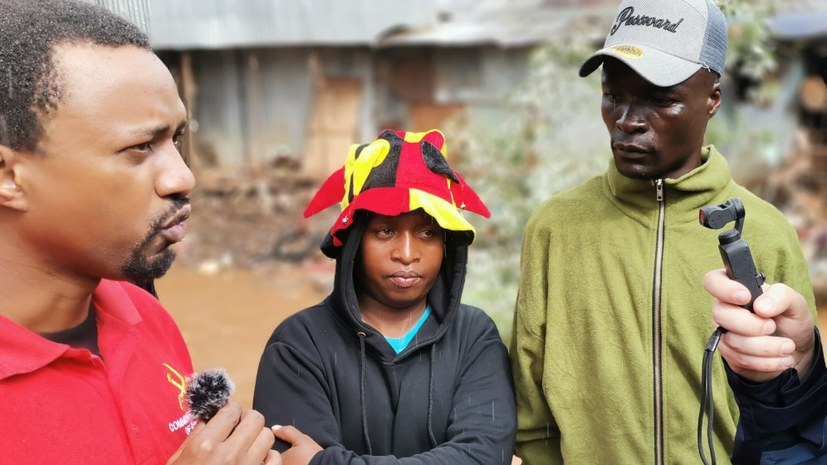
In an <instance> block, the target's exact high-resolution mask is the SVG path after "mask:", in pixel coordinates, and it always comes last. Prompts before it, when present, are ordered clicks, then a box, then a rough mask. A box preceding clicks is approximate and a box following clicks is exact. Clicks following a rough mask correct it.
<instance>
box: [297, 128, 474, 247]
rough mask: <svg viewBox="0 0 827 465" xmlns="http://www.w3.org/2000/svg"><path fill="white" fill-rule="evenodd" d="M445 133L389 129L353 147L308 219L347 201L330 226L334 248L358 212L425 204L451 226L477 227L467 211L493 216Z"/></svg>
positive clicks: (392, 211) (322, 190)
mask: <svg viewBox="0 0 827 465" xmlns="http://www.w3.org/2000/svg"><path fill="white" fill-rule="evenodd" d="M446 155H447V149H446V146H445V136H444V135H443V134H442V132H440V131H439V130H435V129H434V130H430V131H427V132H404V131H395V130H385V131H383V132H382V133H381V134H380V135H379V138H378V139H376V140H374V141H373V142H370V143H369V144H363V145H359V144H354V145H352V146H351V147H350V150H349V151H348V154H347V159H345V165H344V166H343V167H342V168H340V169H339V170H337V171H336V172H334V173H333V174H331V175H330V177H329V178H327V181H325V183H324V184H323V185H322V187H321V188H320V189H319V191H318V192H316V195H315V196H314V197H313V199H312V200H311V201H310V203H309V204H308V205H307V208H306V209H305V211H304V216H305V218H307V217H309V216H312V215H315V214H316V213H318V212H320V211H322V210H324V209H326V208H328V207H330V206H332V205H334V204H336V203H341V206H342V213H341V214H340V215H339V218H338V219H337V220H336V223H335V224H334V225H333V227H332V228H331V229H330V236H331V238H332V240H333V246H334V247H340V246H341V245H342V242H341V240H340V238H339V237H337V233H339V232H341V231H344V230H347V228H349V227H350V225H351V224H353V217H354V215H355V214H356V212H357V211H358V210H367V211H370V212H373V213H377V214H380V215H386V216H396V215H399V214H402V213H406V212H410V211H413V210H416V209H418V208H421V209H423V210H425V212H427V213H428V214H429V215H430V216H432V217H433V218H434V219H435V220H436V221H437V223H439V225H440V226H441V227H442V228H443V229H446V230H449V231H456V232H465V233H468V234H467V236H468V243H469V244H470V243H471V242H472V241H473V240H474V234H475V233H476V231H475V230H474V227H473V226H472V225H471V223H469V222H468V221H467V220H466V219H465V218H463V217H462V213H461V212H462V210H468V211H472V212H474V213H477V214H479V215H482V216H484V217H486V218H489V217H490V216H491V213H490V212H489V211H488V208H487V207H486V206H485V204H484V203H482V200H480V198H479V197H478V196H477V194H476V193H475V192H474V191H473V190H472V189H471V187H470V186H469V185H468V184H467V183H466V182H465V180H464V179H462V176H460V175H459V173H457V172H456V171H454V170H453V169H451V167H450V166H448V161H447V159H446Z"/></svg>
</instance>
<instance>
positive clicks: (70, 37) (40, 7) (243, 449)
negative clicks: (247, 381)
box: [0, 0, 280, 465]
mask: <svg viewBox="0 0 827 465" xmlns="http://www.w3.org/2000/svg"><path fill="white" fill-rule="evenodd" d="M186 116H187V112H186V109H185V107H184V105H183V103H182V102H181V99H180V98H179V96H178V93H177V88H176V85H175V82H174V81H173V79H172V76H171V75H170V73H169V71H168V70H167V69H166V67H165V66H164V65H163V63H161V61H160V60H159V59H158V58H157V57H156V56H155V55H154V54H153V53H152V50H151V49H150V47H149V43H148V39H147V37H146V36H145V35H144V34H143V33H141V32H140V31H139V30H138V29H137V28H135V27H134V26H132V25H130V24H129V23H127V22H125V21H123V20H121V19H119V18H117V17H115V16H113V15H112V14H110V13H107V12H106V11H104V10H102V9H99V8H96V7H93V6H91V5H89V4H86V3H79V2H75V1H68V0H0V237H2V240H0V418H2V420H1V421H0V451H2V452H0V454H2V457H3V458H2V462H3V463H14V464H54V463H64V464H65V463H69V464H101V465H117V464H142V465H147V464H163V463H169V464H190V463H236V464H249V465H259V464H261V463H263V462H265V461H266V462H267V463H280V458H279V457H278V455H276V454H275V453H271V452H269V450H270V447H271V446H272V444H273V442H274V436H273V433H272V432H271V431H270V430H269V429H266V428H264V420H263V418H262V416H261V415H260V414H258V413H256V412H252V411H249V412H242V410H241V408H240V407H238V405H236V404H232V403H231V404H230V405H228V406H227V407H225V408H224V409H222V410H220V411H219V412H218V414H217V415H216V416H215V417H214V418H213V419H212V420H211V421H210V422H209V423H208V424H204V423H197V422H196V421H194V420H193V419H192V418H191V417H190V415H189V414H188V412H187V405H186V404H185V402H184V387H185V382H184V378H185V376H187V375H188V374H190V373H191V372H192V364H191V361H190V357H189V353H188V352H187V348H186V345H185V344H184V341H183V339H182V337H181V334H180V332H179V331H178V329H177V327H176V326H175V323H174V322H173V321H172V319H171V318H170V316H169V315H168V314H167V313H166V312H165V311H164V310H163V308H161V306H160V305H159V304H158V303H157V301H156V300H155V299H154V298H153V297H152V296H150V295H149V294H147V293H145V292H144V291H143V290H141V289H139V288H137V287H135V286H133V285H131V284H127V283H126V281H132V282H145V281H146V280H148V279H152V278H156V277H159V276H161V275H163V274H164V272H166V270H167V269H168V268H169V266H170V264H171V263H172V260H173V258H174V253H173V252H172V251H171V250H170V248H169V247H170V245H172V244H173V243H175V242H178V241H179V240H181V239H182V238H183V236H184V234H185V233H186V219H187V217H188V216H189V214H190V205H189V201H188V199H187V194H188V193H189V191H190V190H191V189H192V188H193V186H194V179H193V176H192V173H191V172H190V170H189V168H188V167H187V165H186V164H185V162H184V160H183V159H182V158H181V155H180V152H179V143H180V141H181V137H182V134H183V133H184V131H185V128H186Z"/></svg>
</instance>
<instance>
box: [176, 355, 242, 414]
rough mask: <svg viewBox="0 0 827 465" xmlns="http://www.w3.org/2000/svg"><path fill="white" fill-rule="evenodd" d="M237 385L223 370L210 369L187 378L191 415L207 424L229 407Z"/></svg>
mask: <svg viewBox="0 0 827 465" xmlns="http://www.w3.org/2000/svg"><path fill="white" fill-rule="evenodd" d="M234 389H235V384H234V383H233V381H232V380H231V379H230V376H229V375H228V374H227V371H226V370H224V369H223V368H210V369H207V370H204V371H202V372H200V373H193V374H192V375H191V376H190V377H188V378H187V400H188V402H189V408H190V413H191V414H192V415H193V416H194V417H198V418H200V419H201V420H203V421H204V422H205V423H206V422H208V421H210V419H212V417H214V416H215V414H216V413H217V412H218V410H220V409H221V407H223V406H225V405H227V401H228V400H229V398H230V394H232V392H233V390H234Z"/></svg>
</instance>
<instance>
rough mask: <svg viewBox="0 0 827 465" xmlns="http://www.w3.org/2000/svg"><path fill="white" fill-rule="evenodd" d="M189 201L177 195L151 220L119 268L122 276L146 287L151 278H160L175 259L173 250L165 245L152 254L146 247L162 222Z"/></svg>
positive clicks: (152, 239)
mask: <svg viewBox="0 0 827 465" xmlns="http://www.w3.org/2000/svg"><path fill="white" fill-rule="evenodd" d="M188 203H189V199H188V198H187V197H178V198H176V199H174V200H173V203H172V206H170V208H169V209H168V210H167V211H166V212H164V213H163V214H162V215H161V216H159V217H158V218H157V219H155V220H153V221H152V223H151V225H150V227H149V231H147V234H146V236H145V237H144V239H143V240H142V241H141V242H139V243H138V244H137V245H136V246H135V247H134V248H133V249H132V252H131V253H130V254H129V258H127V260H126V263H124V265H123V267H122V268H121V272H122V273H123V276H124V277H125V278H126V279H127V280H128V281H130V282H132V283H134V284H137V285H138V286H141V287H144V288H147V286H151V284H152V280H154V279H157V278H160V277H161V276H163V275H164V274H166V272H167V271H168V270H169V268H170V267H171V266H172V262H173V261H175V252H174V251H173V250H172V249H170V248H169V246H167V247H166V248H164V249H163V250H162V251H161V252H159V253H157V254H155V255H154V256H149V255H148V254H147V249H148V248H149V247H150V245H151V244H152V243H153V242H154V240H155V237H156V236H157V235H158V234H159V233H160V232H161V231H163V229H164V224H166V222H167V221H169V219H170V218H172V217H173V216H175V214H176V213H177V212H178V210H180V209H181V208H182V207H183V206H184V205H187V204H188Z"/></svg>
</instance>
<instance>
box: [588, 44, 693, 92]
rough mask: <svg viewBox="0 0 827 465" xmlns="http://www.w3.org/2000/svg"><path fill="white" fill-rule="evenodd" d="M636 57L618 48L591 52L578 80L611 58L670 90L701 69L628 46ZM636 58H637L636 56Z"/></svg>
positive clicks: (678, 60) (685, 62)
mask: <svg viewBox="0 0 827 465" xmlns="http://www.w3.org/2000/svg"><path fill="white" fill-rule="evenodd" d="M630 47H632V48H634V49H636V50H637V51H638V52H639V53H637V54H632V53H623V52H622V51H620V50H618V48H621V49H622V47H618V44H614V45H612V47H607V48H602V49H600V50H598V51H596V52H594V53H593V54H592V55H591V56H590V57H589V58H587V59H586V61H584V62H583V64H582V65H581V66H580V77H586V76H588V75H589V74H591V73H593V72H594V70H596V69H597V68H598V67H599V66H600V65H601V64H603V60H604V59H605V58H606V57H612V58H615V59H618V60H620V61H621V62H623V63H625V64H626V65H627V66H628V67H630V68H632V70H634V71H635V72H636V73H637V74H639V75H640V76H641V77H643V78H644V79H646V80H647V81H649V82H651V83H652V84H654V85H656V86H658V87H670V86H674V85H676V84H680V83H681V82H683V81H685V80H687V79H689V78H690V77H692V75H693V74H695V73H696V72H697V71H698V70H699V69H701V65H700V64H698V63H693V62H691V61H687V60H684V59H681V58H678V57H675V56H674V55H669V54H667V53H664V52H661V51H660V50H657V49H654V48H651V47H645V46H639V45H634V46H630ZM636 55H637V56H636Z"/></svg>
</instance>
